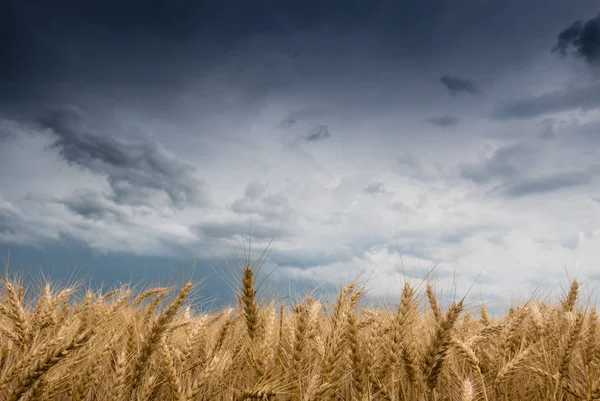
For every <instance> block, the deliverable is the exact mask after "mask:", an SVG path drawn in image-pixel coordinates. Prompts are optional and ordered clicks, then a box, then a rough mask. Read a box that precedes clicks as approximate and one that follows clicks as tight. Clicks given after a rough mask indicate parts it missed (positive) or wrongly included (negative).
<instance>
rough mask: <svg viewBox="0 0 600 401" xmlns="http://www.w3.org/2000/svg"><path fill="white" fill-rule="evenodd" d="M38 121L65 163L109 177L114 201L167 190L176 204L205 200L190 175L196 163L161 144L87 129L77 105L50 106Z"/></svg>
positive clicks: (141, 200)
mask: <svg viewBox="0 0 600 401" xmlns="http://www.w3.org/2000/svg"><path fill="white" fill-rule="evenodd" d="M38 123H39V124H40V125H41V126H42V127H43V128H47V129H50V130H52V132H53V133H54V134H55V135H56V137H58V139H56V141H55V142H54V143H53V145H52V148H54V149H57V150H58V152H59V154H60V156H61V157H62V158H63V159H64V160H65V161H66V162H67V163H69V164H70V165H75V166H79V167H81V168H84V169H87V170H89V171H92V172H94V173H97V174H101V175H103V176H106V177H107V180H108V183H109V185H110V187H111V189H112V191H113V193H114V201H115V202H116V203H119V204H133V205H145V204H151V203H152V200H153V197H154V196H156V195H157V194H166V195H167V197H168V199H169V201H170V204H171V205H172V206H174V207H176V208H179V209H182V208H184V207H186V206H188V205H197V206H205V205H207V204H208V199H207V197H206V194H205V193H204V192H203V190H204V188H203V187H204V184H203V183H202V182H201V181H198V180H197V179H196V178H194V176H193V174H194V173H195V168H194V167H193V166H192V165H191V164H188V163H186V162H183V161H180V160H178V159H177V158H176V157H175V156H173V155H171V154H169V153H168V152H167V151H166V150H165V149H164V148H163V147H162V146H161V145H160V144H159V143H156V142H139V143H134V144H129V143H124V142H122V141H120V140H118V139H116V138H113V137H103V136H99V135H95V134H92V133H89V132H88V130H87V128H86V127H85V126H84V124H83V120H82V112H81V111H80V110H78V109H77V108H75V107H62V108H55V109H52V110H48V111H47V112H46V113H44V114H43V115H41V116H40V117H39V118H38Z"/></svg>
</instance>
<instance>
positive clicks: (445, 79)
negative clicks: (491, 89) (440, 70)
mask: <svg viewBox="0 0 600 401" xmlns="http://www.w3.org/2000/svg"><path fill="white" fill-rule="evenodd" d="M440 82H441V83H442V84H444V86H445V87H446V88H447V89H448V93H450V94H451V95H453V96H456V95H458V94H459V93H461V92H467V93H470V94H471V95H475V94H477V93H478V92H479V89H478V88H477V85H476V84H475V82H473V81H472V80H470V79H464V78H457V77H452V76H449V75H443V76H442V77H441V78H440Z"/></svg>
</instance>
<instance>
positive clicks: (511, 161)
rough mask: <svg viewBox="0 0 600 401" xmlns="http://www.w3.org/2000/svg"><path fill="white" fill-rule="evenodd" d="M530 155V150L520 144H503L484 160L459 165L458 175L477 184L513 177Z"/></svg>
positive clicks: (518, 173)
mask: <svg viewBox="0 0 600 401" xmlns="http://www.w3.org/2000/svg"><path fill="white" fill-rule="evenodd" d="M531 155H532V150H531V149H528V148H526V147H523V146H522V145H520V144H515V145H508V146H504V147H501V148H499V149H497V150H496V151H494V153H493V155H492V156H491V157H489V158H488V159H487V160H485V161H482V162H479V163H473V164H466V165H463V166H461V168H460V175H461V177H462V178H464V179H467V180H471V181H473V182H475V183H477V184H485V183H488V182H490V181H492V180H494V179H504V180H505V179H511V178H515V177H518V176H519V175H520V174H521V172H522V169H523V168H524V167H525V162H526V161H527V160H529V159H530V157H531Z"/></svg>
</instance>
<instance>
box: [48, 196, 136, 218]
mask: <svg viewBox="0 0 600 401" xmlns="http://www.w3.org/2000/svg"><path fill="white" fill-rule="evenodd" d="M54 202H56V203H58V204H62V205H64V206H65V207H66V208H67V209H69V210H70V211H71V212H73V213H75V214H77V215H79V216H81V217H84V218H86V219H90V220H105V219H114V220H118V221H125V220H126V216H125V215H124V214H123V212H122V211H121V210H119V208H118V207H117V206H116V205H115V204H113V203H112V202H111V201H110V200H108V199H106V198H105V197H104V195H103V194H100V193H98V192H95V191H91V190H89V189H80V190H76V191H75V192H74V193H73V194H72V195H70V196H67V197H64V198H61V199H55V200H54Z"/></svg>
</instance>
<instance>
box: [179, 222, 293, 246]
mask: <svg viewBox="0 0 600 401" xmlns="http://www.w3.org/2000/svg"><path fill="white" fill-rule="evenodd" d="M190 230H191V231H192V232H194V233H195V234H197V235H199V236H201V237H206V238H209V239H216V240H231V239H235V238H239V237H241V236H243V237H246V236H248V235H250V232H252V238H254V239H258V240H260V241H270V240H272V239H281V238H285V237H288V236H289V235H290V230H289V228H287V227H286V226H285V225H278V224H277V223H266V222H263V221H256V220H249V219H247V220H244V221H222V220H213V221H207V222H202V223H199V224H194V225H192V226H191V227H190Z"/></svg>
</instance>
